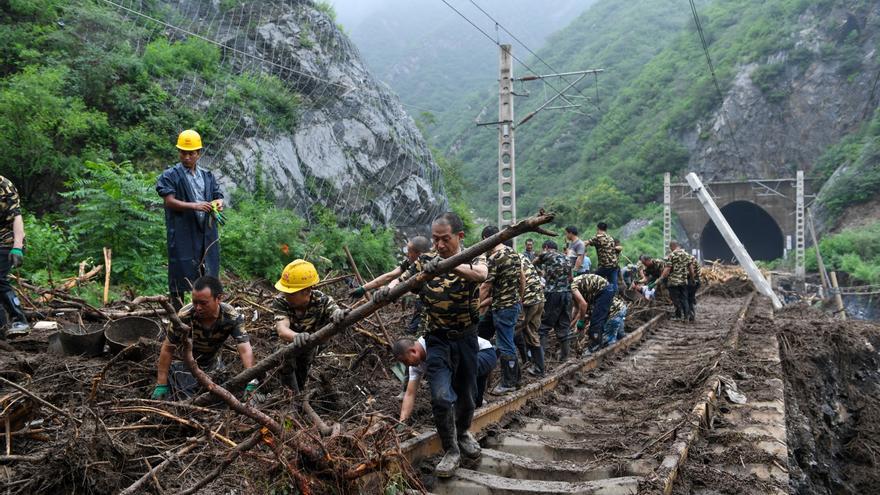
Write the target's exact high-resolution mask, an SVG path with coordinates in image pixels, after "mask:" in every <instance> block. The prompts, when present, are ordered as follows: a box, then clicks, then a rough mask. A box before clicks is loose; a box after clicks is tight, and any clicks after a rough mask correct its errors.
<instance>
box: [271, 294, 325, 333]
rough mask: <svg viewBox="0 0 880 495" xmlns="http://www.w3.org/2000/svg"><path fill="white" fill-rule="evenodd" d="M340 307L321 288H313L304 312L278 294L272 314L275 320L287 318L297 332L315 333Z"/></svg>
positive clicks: (273, 303)
mask: <svg viewBox="0 0 880 495" xmlns="http://www.w3.org/2000/svg"><path fill="white" fill-rule="evenodd" d="M337 309H339V306H338V305H337V304H336V301H334V300H333V298H332V297H330V296H328V295H326V294H324V293H323V292H321V291H319V290H314V289H313V290H312V295H311V298H310V299H309V304H308V306H306V309H305V311H304V312H303V313H301V314H298V313H297V311H296V310H295V309H294V308H293V306H291V305H290V303H288V302H287V300H286V299H284V296H281V295H279V296H277V297H276V298H275V299H274V300H273V301H272V314H273V316H274V319H275V321H279V320H283V319H285V318H287V319H288V320H289V321H290V329H291V330H293V331H294V332H295V333H303V332H306V333H313V332H316V331H318V330H319V329H320V328H321V327H323V326H324V325H326V324H328V323H330V315H332V314H333V312H334V311H336V310H337Z"/></svg>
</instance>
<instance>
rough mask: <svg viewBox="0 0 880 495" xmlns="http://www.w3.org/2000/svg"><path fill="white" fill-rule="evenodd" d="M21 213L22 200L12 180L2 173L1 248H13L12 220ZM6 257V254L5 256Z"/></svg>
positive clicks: (0, 205) (0, 180) (0, 179)
mask: <svg viewBox="0 0 880 495" xmlns="http://www.w3.org/2000/svg"><path fill="white" fill-rule="evenodd" d="M19 215H21V201H20V200H19V197H18V190H17V189H15V185H13V184H12V181H10V180H9V179H7V178H6V177H3V176H2V175H0V249H6V250H7V252H6V254H7V255H8V250H9V249H11V248H12V241H13V232H12V222H13V220H15V217H17V216H19ZM4 258H5V256H4Z"/></svg>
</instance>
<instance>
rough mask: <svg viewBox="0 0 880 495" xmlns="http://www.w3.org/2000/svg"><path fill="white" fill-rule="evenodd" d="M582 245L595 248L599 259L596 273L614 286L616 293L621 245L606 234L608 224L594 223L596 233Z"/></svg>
mask: <svg viewBox="0 0 880 495" xmlns="http://www.w3.org/2000/svg"><path fill="white" fill-rule="evenodd" d="M584 246H593V247H595V248H596V257H597V258H598V261H599V262H598V265H599V266H598V268H596V275H599V276H601V277H602V278H604V279H605V280H607V281H608V283H610V284H611V285H612V286H613V287H614V292H615V293H617V277H618V276H619V275H620V265H619V263H620V261H619V258H620V252H621V251H622V250H623V246H621V245H620V243H617V242H615V241H614V238H613V237H611V236H610V235H608V224H606V223H605V222H599V223H598V224H597V225H596V235H595V236H593V238H592V239H588V240H587V241H585V242H584Z"/></svg>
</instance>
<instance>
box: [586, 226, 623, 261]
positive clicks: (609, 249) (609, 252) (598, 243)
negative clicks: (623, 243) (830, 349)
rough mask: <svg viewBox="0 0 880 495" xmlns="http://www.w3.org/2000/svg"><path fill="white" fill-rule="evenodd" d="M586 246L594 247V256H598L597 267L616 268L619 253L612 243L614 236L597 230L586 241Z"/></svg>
mask: <svg viewBox="0 0 880 495" xmlns="http://www.w3.org/2000/svg"><path fill="white" fill-rule="evenodd" d="M586 245H587V246H595V247H596V257H597V258H599V268H617V265H618V258H619V257H620V253H618V252H617V249H616V247H615V245H614V238H613V237H611V236H610V235H608V234H606V233H605V232H599V233H598V234H596V237H593V238H592V239H590V240H589V241H587V242H586Z"/></svg>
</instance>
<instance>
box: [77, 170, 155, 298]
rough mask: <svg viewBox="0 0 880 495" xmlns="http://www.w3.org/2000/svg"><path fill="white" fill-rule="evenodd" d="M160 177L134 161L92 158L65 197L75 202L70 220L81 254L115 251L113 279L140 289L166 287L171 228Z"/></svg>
mask: <svg viewBox="0 0 880 495" xmlns="http://www.w3.org/2000/svg"><path fill="white" fill-rule="evenodd" d="M155 183H156V179H155V176H153V175H152V174H145V173H142V172H137V171H135V170H134V167H133V166H132V164H131V162H123V163H120V164H116V163H113V162H86V163H85V172H84V173H83V174H82V176H81V177H78V178H76V179H74V180H72V181H71V182H70V183H69V184H68V186H69V187H70V189H71V191H70V192H67V193H62V196H63V197H65V198H69V199H70V200H72V201H73V202H74V204H75V205H76V206H75V214H74V215H72V216H71V217H70V219H69V220H68V225H69V226H70V235H71V236H73V237H74V238H75V239H76V240H77V249H76V250H75V253H76V255H77V256H79V257H82V258H85V257H93V258H97V259H99V260H101V259H103V248H104V247H109V248H111V249H112V250H113V280H114V281H115V282H116V283H118V284H123V285H127V286H129V287H131V288H133V289H134V290H135V291H136V292H139V293H162V292H164V291H165V287H166V283H167V279H166V275H167V272H166V271H165V270H164V269H163V266H165V265H166V259H165V252H166V250H165V230H164V219H163V214H162V209H161V199H160V198H159V196H158V195H157V194H156V191H155V189H154V187H155Z"/></svg>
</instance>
